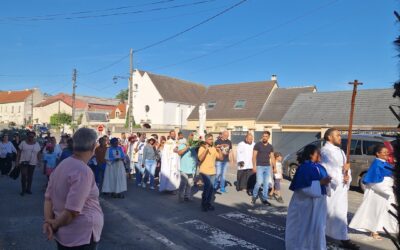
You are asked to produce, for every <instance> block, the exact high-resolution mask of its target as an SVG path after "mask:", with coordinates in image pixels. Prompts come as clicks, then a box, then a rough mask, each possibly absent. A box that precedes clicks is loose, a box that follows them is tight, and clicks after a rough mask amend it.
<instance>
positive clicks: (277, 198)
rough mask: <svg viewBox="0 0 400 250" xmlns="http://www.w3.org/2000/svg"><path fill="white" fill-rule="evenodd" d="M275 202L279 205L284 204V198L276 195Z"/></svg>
mask: <svg viewBox="0 0 400 250" xmlns="http://www.w3.org/2000/svg"><path fill="white" fill-rule="evenodd" d="M275 200H276V201H277V202H279V203H284V201H283V198H282V196H278V195H275Z"/></svg>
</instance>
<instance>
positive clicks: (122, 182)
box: [102, 148, 128, 194]
mask: <svg viewBox="0 0 400 250" xmlns="http://www.w3.org/2000/svg"><path fill="white" fill-rule="evenodd" d="M110 150H113V148H108V149H107V151H106V157H105V159H106V161H107V167H106V170H105V172H104V181H103V188H102V192H103V193H117V194H118V193H121V192H125V191H126V190H128V188H127V184H126V173H125V166H124V162H123V161H122V160H120V161H112V160H110ZM114 151H116V150H115V149H114ZM113 153H114V152H113ZM114 158H121V156H120V155H119V156H116V155H115V153H114Z"/></svg>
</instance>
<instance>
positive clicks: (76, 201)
mask: <svg viewBox="0 0 400 250" xmlns="http://www.w3.org/2000/svg"><path fill="white" fill-rule="evenodd" d="M45 197H46V198H47V199H50V200H51V201H52V203H53V212H54V214H55V216H56V218H57V216H59V215H60V214H61V212H62V211H63V210H64V209H67V210H71V211H76V212H79V215H78V216H77V217H76V218H75V219H74V220H73V221H72V223H71V224H69V225H67V226H64V227H60V228H59V229H58V231H57V233H56V234H55V238H56V240H57V241H58V242H59V243H60V244H61V245H64V246H67V247H73V246H81V245H85V244H89V243H90V240H91V237H92V235H93V240H94V241H95V242H98V241H100V235H101V230H102V229H103V223H104V219H103V212H102V210H101V207H100V203H99V189H98V188H97V186H96V182H95V179H94V175H93V172H92V170H91V169H90V168H89V167H88V166H87V165H86V164H85V163H84V162H82V161H80V160H77V159H75V158H73V157H69V158H67V159H65V160H63V161H62V162H61V163H60V165H58V166H57V168H56V169H55V170H54V172H53V173H52V174H51V176H50V181H49V184H48V186H47V190H46V194H45Z"/></svg>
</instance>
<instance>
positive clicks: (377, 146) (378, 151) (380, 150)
mask: <svg viewBox="0 0 400 250" xmlns="http://www.w3.org/2000/svg"><path fill="white" fill-rule="evenodd" d="M384 148H387V147H386V146H385V144H383V143H382V144H378V145H376V146H375V148H374V155H377V154H378V153H380V152H382V150H383V149H384Z"/></svg>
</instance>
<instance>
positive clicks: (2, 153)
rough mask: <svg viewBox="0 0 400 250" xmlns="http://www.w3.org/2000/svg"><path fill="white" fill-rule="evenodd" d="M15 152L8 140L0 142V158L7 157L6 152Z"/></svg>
mask: <svg viewBox="0 0 400 250" xmlns="http://www.w3.org/2000/svg"><path fill="white" fill-rule="evenodd" d="M11 153H17V150H16V149H15V147H14V145H13V144H12V142H10V141H8V142H7V143H3V142H0V158H2V159H4V158H6V157H7V154H11Z"/></svg>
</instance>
